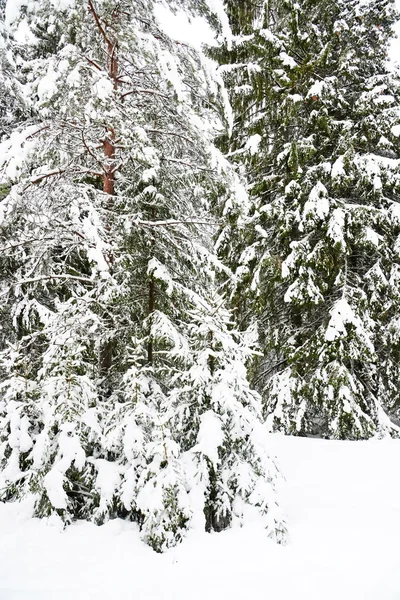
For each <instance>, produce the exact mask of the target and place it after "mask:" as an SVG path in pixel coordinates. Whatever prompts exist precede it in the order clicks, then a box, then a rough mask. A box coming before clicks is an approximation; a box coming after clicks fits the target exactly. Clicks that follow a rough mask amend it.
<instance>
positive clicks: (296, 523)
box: [0, 435, 400, 600]
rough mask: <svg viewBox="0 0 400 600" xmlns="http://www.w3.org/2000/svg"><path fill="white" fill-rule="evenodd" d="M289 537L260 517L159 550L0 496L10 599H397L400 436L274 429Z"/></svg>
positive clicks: (123, 527) (3, 572)
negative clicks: (323, 435)
mask: <svg viewBox="0 0 400 600" xmlns="http://www.w3.org/2000/svg"><path fill="white" fill-rule="evenodd" d="M268 446H269V447H270V449H271V450H272V452H274V453H276V455H277V457H278V460H279V463H280V465H281V468H282V470H283V471H284V473H285V476H286V483H285V484H284V485H283V489H282V491H281V495H282V502H283V504H284V505H285V507H286V509H287V513H288V518H289V527H290V541H289V543H288V544H287V546H285V547H282V546H276V545H275V544H274V543H273V542H271V541H270V540H268V539H266V537H265V534H264V532H263V530H261V529H259V528H258V527H256V525H255V524H253V525H248V526H246V527H244V528H242V529H236V530H229V531H226V532H224V533H220V534H206V533H204V534H203V533H202V534H199V533H196V534H193V535H192V537H189V539H187V540H186V541H185V542H184V543H183V544H182V545H181V546H179V547H178V548H176V549H174V550H172V551H170V552H168V553H167V554H165V555H157V554H155V553H154V552H153V551H152V550H150V549H149V548H148V547H146V546H145V545H143V543H142V542H140V540H139V537H138V534H137V530H136V527H135V526H134V525H133V524H130V523H126V522H123V521H120V520H117V521H112V522H109V523H107V524H106V525H104V526H102V527H96V526H95V525H92V524H89V523H85V522H79V523H76V524H74V525H72V526H71V527H69V528H67V530H66V531H64V532H62V531H60V529H59V527H58V526H57V525H56V524H53V525H51V524H49V523H46V522H44V521H39V520H37V519H29V518H28V517H27V516H26V511H27V508H26V507H23V506H22V507H21V506H18V505H16V504H14V505H0V600H17V599H18V600H39V599H40V600H49V599H51V600H66V599H67V598H68V599H71V598H74V600H75V599H85V600H92V599H93V600H103V599H104V600H106V599H107V600H228V599H229V600H267V599H268V600H289V599H290V600H294V599H296V600H333V599H335V600H339V599H340V600H399V599H400V552H399V546H400V441H393V440H383V441H370V442H333V441H323V440H314V439H300V438H290V437H283V436H276V435H271V436H269V438H268Z"/></svg>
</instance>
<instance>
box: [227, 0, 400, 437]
mask: <svg viewBox="0 0 400 600" xmlns="http://www.w3.org/2000/svg"><path fill="white" fill-rule="evenodd" d="M250 16H251V17H252V18H253V25H252V26H253V28H254V31H250V32H249V31H248V30H246V28H244V27H243V26H242V28H241V29H240V31H239V35H237V36H236V38H235V39H234V41H233V49H232V50H231V52H230V53H229V52H227V51H226V50H225V52H223V53H222V56H223V59H222V60H224V61H225V62H227V65H225V66H224V67H223V69H224V71H225V72H226V79H227V82H228V84H229V85H230V87H231V90H232V91H231V94H232V97H233V103H234V107H235V106H237V107H238V108H237V109H236V112H237V118H236V129H237V132H236V134H234V137H233V145H232V147H231V148H230V152H231V155H232V156H234V157H235V160H237V161H238V163H239V168H240V169H241V170H242V171H244V172H245V173H246V175H247V178H248V182H249V192H250V195H251V198H252V205H251V207H250V210H249V212H248V216H247V224H246V225H245V226H243V225H242V227H241V232H242V235H241V236H240V238H241V239H240V243H239V244H237V245H236V246H235V248H234V250H233V251H232V250H231V249H230V248H228V250H229V252H230V253H231V256H232V257H233V258H232V259H231V260H232V261H233V262H235V261H238V262H239V267H238V269H237V277H238V281H239V287H238V294H237V297H238V302H239V308H240V313H241V315H242V319H243V320H244V322H246V321H248V320H249V316H248V315H249V314H250V315H257V316H256V320H257V323H258V327H259V333H260V340H261V343H262V346H263V349H264V359H262V360H260V361H258V362H257V364H256V365H255V366H254V367H253V373H252V378H253V382H254V383H255V384H256V385H257V386H258V388H259V389H260V391H261V392H262V395H263V399H264V406H265V417H266V419H267V422H268V423H269V425H270V427H271V428H272V429H278V430H281V431H285V432H287V433H297V434H306V433H310V432H313V433H318V434H322V435H325V436H330V437H336V438H356V439H357V438H365V437H369V436H371V435H373V434H375V433H382V434H384V433H387V432H389V433H395V432H396V431H397V428H396V426H395V425H393V424H392V423H391V421H390V419H389V417H388V415H387V413H388V412H390V411H391V410H392V409H393V402H394V401H395V400H394V399H395V397H396V391H395V390H396V389H397V381H398V366H397V358H396V357H397V354H398V341H397V327H398V325H397V316H396V315H397V314H398V311H399V304H398V291H397V288H398V284H397V277H398V275H397V273H398V267H399V254H398V236H399V222H398V217H397V214H398V203H397V200H396V198H397V194H398V189H399V160H398V157H399V142H398V134H399V111H398V107H397V104H398V90H399V86H398V78H397V75H395V74H394V73H392V72H391V71H390V69H389V67H388V64H387V58H388V43H389V40H390V38H391V36H392V25H393V23H394V22H395V20H396V13H395V10H394V3H393V2H390V1H389V2H388V1H386V0H384V1H381V0H372V1H371V2H368V3H365V2H360V1H358V0H354V1H347V0H346V1H344V0H343V1H341V0H339V1H338V2H335V3H332V2H328V1H324V0H321V1H320V2H311V1H308V0H303V1H301V2H294V1H292V0H285V2H274V1H272V2H266V3H264V10H261V12H260V11H259V12H258V13H257V14H255V15H254V10H253V13H252V14H250ZM239 24H240V22H239ZM240 32H243V33H244V34H245V35H242V34H241V33H240ZM232 54H233V56H234V57H236V58H235V59H234V60H233V61H232V60H231V59H230V58H229V57H230V56H231V55H232ZM241 57H244V58H243V59H242V58H241ZM232 63H233V64H232ZM242 222H243V218H242Z"/></svg>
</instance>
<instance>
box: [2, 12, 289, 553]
mask: <svg viewBox="0 0 400 600" xmlns="http://www.w3.org/2000/svg"><path fill="white" fill-rule="evenodd" d="M192 4H193V3H192ZM195 4H196V3H194V5H195ZM194 5H193V7H192V8H191V6H192V5H191V4H190V3H186V2H181V3H176V4H174V7H173V8H174V9H176V10H185V11H189V12H190V10H192V9H193V10H194V8H196V6H194ZM197 8H198V7H197ZM200 8H201V10H202V11H203V12H204V14H207V6H206V5H205V6H204V7H203V6H202V7H200ZM208 13H209V11H208ZM12 29H13V30H14V31H18V32H20V34H21V31H22V32H24V35H25V40H26V41H25V44H24V45H23V48H22V49H21V48H17V54H18V61H16V64H17V65H20V69H21V70H23V71H24V73H25V76H26V79H27V84H26V85H25V89H26V93H27V94H29V101H30V103H31V107H32V113H33V115H34V117H33V124H31V125H30V126H29V127H20V128H18V129H14V130H13V131H12V132H11V135H10V136H9V137H7V138H6V139H5V140H4V141H3V142H2V145H1V156H2V159H1V162H2V178H3V179H4V180H5V181H8V182H10V183H13V184H15V185H14V186H13V187H12V189H11V192H10V193H9V194H8V195H7V196H6V198H5V199H4V200H3V201H2V203H1V205H0V206H1V213H0V214H1V218H2V221H1V229H0V240H1V244H2V253H1V259H0V260H1V287H0V294H1V298H2V317H3V318H2V332H1V347H0V372H1V381H2V384H1V389H2V400H1V409H0V411H1V412H0V414H1V427H0V437H1V442H2V444H1V452H2V453H1V460H2V467H3V468H2V474H1V485H0V487H1V488H2V489H3V491H4V497H6V498H15V497H18V496H20V495H22V494H27V493H34V494H35V495H36V498H37V502H36V513H37V514H39V515H46V514H49V513H50V512H53V511H56V512H58V514H60V516H61V517H62V518H63V519H64V520H65V521H68V520H70V519H72V518H75V517H85V518H93V519H94V520H95V521H97V522H102V521H104V520H105V519H107V518H109V517H113V516H116V515H127V516H129V518H131V519H134V520H136V521H138V522H139V523H140V526H141V530H142V535H143V538H144V539H145V540H146V541H147V542H148V543H149V544H150V545H152V546H153V547H154V548H155V549H156V550H158V551H162V550H164V549H166V548H168V547H170V546H172V545H174V544H175V543H177V542H178V541H179V540H180V539H182V537H183V535H184V533H185V531H186V529H187V528H188V527H189V526H190V523H191V519H192V514H193V509H192V506H191V503H190V495H189V493H188V490H189V488H190V487H191V484H190V477H191V475H190V470H189V471H187V469H186V468H185V457H184V454H185V453H186V452H187V451H188V450H190V448H189V447H186V446H185V448H183V446H182V442H181V434H180V429H179V427H178V426H177V422H176V419H175V418H174V415H173V413H172V412H171V410H172V408H171V407H172V406H173V405H174V404H173V398H175V394H176V387H177V383H176V382H177V381H178V380H179V379H185V377H188V376H187V374H186V372H187V371H188V369H190V368H191V366H192V364H193V361H194V353H195V351H196V350H195V348H194V347H193V345H192V343H191V333H190V332H191V326H192V325H191V324H192V316H191V314H192V312H193V311H198V310H199V305H201V306H203V304H204V302H203V301H202V298H203V296H204V294H205V293H206V291H207V290H208V289H209V288H210V287H212V286H213V285H214V283H213V281H214V276H213V275H212V272H213V270H215V269H216V268H222V266H220V265H219V263H218V260H217V259H216V258H215V256H214V255H213V251H212V235H213V231H214V217H213V215H212V213H210V205H211V203H213V202H215V197H216V196H217V195H218V194H223V193H225V192H224V190H225V188H226V186H227V179H228V178H227V176H226V174H224V169H226V164H225V163H223V161H221V168H218V161H219V158H218V157H219V155H218V152H217V151H216V150H215V148H214V147H213V144H212V140H213V138H214V136H215V135H216V133H218V132H220V131H221V129H222V127H221V118H220V114H219V108H220V107H219V104H220V101H219V99H218V94H219V92H220V91H221V89H222V88H221V86H222V82H221V81H220V79H219V78H218V76H217V74H216V73H215V69H214V66H213V65H212V64H211V63H210V61H209V60H208V59H207V58H206V57H205V56H204V55H203V54H202V53H199V52H198V51H197V50H195V49H193V48H191V47H190V46H187V45H184V44H181V43H179V42H175V41H174V40H173V39H171V38H170V37H168V36H167V35H166V34H165V33H164V31H163V30H162V28H161V27H160V26H159V24H158V22H157V20H156V19H155V16H154V14H153V2H152V1H151V0H146V1H139V2H137V1H136V0H135V1H132V0H123V1H122V2H121V1H117V0H101V1H100V0H99V1H98V2H95V1H94V0H93V1H92V0H71V1H66V2H61V3H60V2H56V1H55V0H54V1H53V0H41V1H39V2H31V3H29V4H28V5H25V4H24V5H23V6H22V7H21V10H20V11H17V12H16V14H15V15H14V20H13V27H12ZM206 306H207V304H206ZM205 314H206V313H205ZM225 335H226V336H228V337H229V335H230V334H229V326H228V325H226V332H225ZM239 376H241V377H242V379H240V377H239ZM238 377H239V379H240V385H241V386H242V387H243V389H244V390H247V386H248V384H247V382H246V376H245V373H244V371H243V369H242V370H241V371H240V372H239V371H238ZM238 385H239V384H238ZM227 393H229V392H227ZM246 393H247V394H250V392H246ZM199 402H200V399H199ZM241 402H242V403H244V404H246V403H247V400H246V395H245V394H244V395H243V397H241V396H240V395H238V398H237V402H236V404H235V407H236V408H237V409H238V407H239V406H240V403H241ZM243 410H244V409H243ZM198 412H199V414H202V412H203V408H201V407H199V411H198ZM254 419H255V420H257V415H256V414H255V416H254ZM238 422H239V423H241V421H240V419H239V421H238ZM238 426H239V425H238ZM194 427H197V425H194ZM246 427H247V429H246ZM243 428H244V429H243V432H242V437H244V438H245V437H246V436H247V435H248V426H247V425H246V423H243ZM196 432H197V430H196ZM237 435H239V434H237ZM196 436H197V433H195V434H194V436H193V444H196V443H197V442H196ZM241 457H242V460H243V461H244V464H246V462H245V461H248V464H249V465H253V466H251V467H249V468H251V469H252V471H251V472H252V473H253V480H252V481H250V483H249V484H248V487H247V488H246V490H245V491H243V492H242V491H241V488H240V489H239V486H237V487H236V488H235V487H232V486H231V488H232V489H231V492H230V493H231V498H230V502H234V500H235V497H236V496H239V495H241V496H242V497H243V500H244V501H247V500H248V501H249V502H250V503H252V504H254V505H256V506H258V505H259V506H261V507H262V511H263V512H264V513H267V510H268V509H269V506H271V510H272V509H273V508H274V506H275V505H274V504H273V503H272V502H271V503H270V502H269V500H268V501H267V499H266V498H267V496H265V498H263V497H262V493H265V494H266V495H267V494H269V493H271V496H273V492H272V491H271V490H272V488H273V483H272V480H273V477H274V475H273V473H274V471H273V469H272V468H271V474H268V473H267V470H265V468H264V466H255V465H256V464H257V465H258V460H262V459H261V458H260V459H258V458H257V457H254V458H253V457H250V446H249V447H248V450H247V454H246V453H244V451H243V452H242V454H241ZM222 458H223V457H221V460H222ZM227 460H231V458H230V455H229V457H228V458H227ZM232 460H233V459H232ZM266 462H267V463H268V461H266ZM221 464H222V465H223V464H224V461H223V460H222V462H221ZM263 469H264V470H263ZM255 473H257V477H258V480H257V482H256V481H255V477H256V475H255ZM262 485H264V491H263V492H262V493H261V488H262ZM253 488H254V489H253ZM255 489H257V492H255V491H254V490H255ZM256 493H257V494H258V495H259V498H258V499H257V500H256V499H255V496H256ZM251 494H252V496H251ZM250 496H251V498H252V499H251V500H249V498H250ZM213 502H214V500H213V499H209V500H208V506H209V510H214V507H213V505H212V503H213ZM215 502H219V500H215ZM226 524H228V522H227V523H226ZM278 527H279V528H280V529H283V528H284V526H283V525H282V526H281V525H280V524H279V525H278V524H277V528H278ZM270 533H271V534H272V533H273V528H272V527H270Z"/></svg>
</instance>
